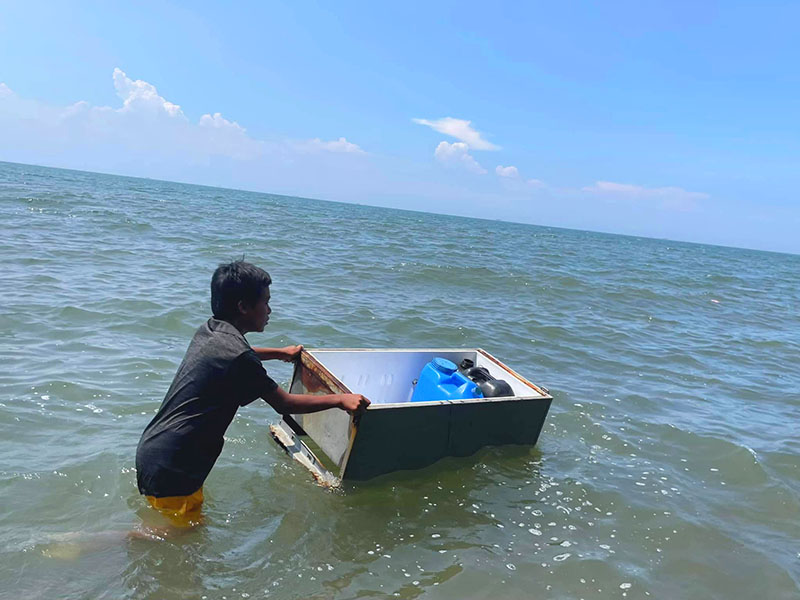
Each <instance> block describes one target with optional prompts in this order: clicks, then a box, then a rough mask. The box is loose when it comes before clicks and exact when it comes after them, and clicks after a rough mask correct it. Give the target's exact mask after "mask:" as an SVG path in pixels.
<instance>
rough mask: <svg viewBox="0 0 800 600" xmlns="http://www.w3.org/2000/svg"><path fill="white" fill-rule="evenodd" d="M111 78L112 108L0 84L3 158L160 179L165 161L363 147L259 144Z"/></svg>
mask: <svg viewBox="0 0 800 600" xmlns="http://www.w3.org/2000/svg"><path fill="white" fill-rule="evenodd" d="M112 78H113V84H114V89H115V91H116V93H117V96H118V97H119V98H120V99H121V100H122V105H121V106H117V107H110V106H92V105H90V104H89V103H88V102H85V101H80V102H76V103H74V104H72V105H69V106H66V107H59V106H51V105H48V104H45V103H43V102H39V101H35V100H27V99H24V98H20V97H19V96H18V95H17V94H15V93H14V92H13V91H12V90H11V89H10V88H9V87H8V86H7V85H5V84H0V102H1V103H2V104H0V131H3V133H4V136H5V138H6V139H5V140H4V141H6V142H7V144H6V146H7V147H6V151H5V152H3V158H4V159H6V160H22V161H29V162H47V163H50V164H52V163H53V162H54V160H53V158H54V157H57V159H56V160H57V162H58V163H60V164H62V165H65V166H78V167H80V168H94V169H117V170H118V169H119V168H120V167H119V165H120V164H122V165H124V166H126V165H135V166H136V167H137V169H136V170H137V171H138V168H139V166H142V168H144V167H147V166H148V165H149V166H150V167H152V166H153V165H158V169H159V173H160V176H166V175H165V174H164V173H161V172H160V170H161V169H169V168H170V165H171V166H172V167H173V168H175V169H179V168H182V167H186V166H190V165H207V164H209V162H210V161H211V160H216V159H218V158H222V159H234V160H237V161H243V160H256V159H265V158H266V157H267V155H269V156H270V157H271V158H272V159H273V160H275V161H286V160H291V157H292V156H298V155H300V154H306V153H309V152H310V151H313V152H318V153H349V154H357V153H362V152H363V150H361V148H359V147H358V146H357V145H356V144H354V143H352V142H349V141H348V140H347V139H346V138H344V137H341V138H339V139H338V140H333V141H329V142H326V141H322V140H320V139H319V138H315V139H313V140H305V141H292V140H286V139H284V140H279V141H273V142H265V141H262V140H258V139H255V138H253V137H251V136H250V135H249V134H248V133H247V130H246V129H245V128H244V127H242V126H241V125H240V124H239V123H237V122H236V121H233V120H230V119H226V118H225V117H224V116H223V115H222V114H221V113H219V112H215V113H209V114H204V115H202V116H201V117H200V119H199V120H198V121H197V122H194V123H193V122H191V121H190V120H189V118H188V117H187V116H186V115H185V114H184V112H183V110H182V109H181V107H180V106H179V105H178V104H176V103H173V102H170V101H169V100H167V99H166V98H164V97H163V96H161V95H159V93H158V90H157V89H156V87H155V86H154V85H153V84H151V83H148V82H146V81H142V80H139V79H137V80H134V79H131V78H130V77H128V76H127V74H126V73H125V72H124V71H122V70H121V69H119V68H116V69H114V72H113V76H112ZM12 139H13V140H14V142H12ZM11 149H14V151H13V152H11V151H10V150H11ZM73 161H74V162H73Z"/></svg>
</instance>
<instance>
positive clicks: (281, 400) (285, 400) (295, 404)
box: [264, 387, 369, 415]
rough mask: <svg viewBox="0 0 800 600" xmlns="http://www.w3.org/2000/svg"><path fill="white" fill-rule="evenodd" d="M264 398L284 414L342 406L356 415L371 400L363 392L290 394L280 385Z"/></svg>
mask: <svg viewBox="0 0 800 600" xmlns="http://www.w3.org/2000/svg"><path fill="white" fill-rule="evenodd" d="M264 400H266V401H267V402H268V403H269V404H270V406H272V408H274V409H275V410H276V411H278V412H279V413H280V414H282V415H289V414H294V415H300V414H305V413H313V412H319V411H321V410H327V409H329V408H341V409H342V410H344V411H347V412H348V413H350V414H351V415H354V414H360V413H362V412H364V411H365V410H366V409H367V406H369V400H367V399H366V398H365V397H364V396H362V395H361V394H326V395H323V396H317V395H312V394H290V393H288V392H286V391H284V390H283V389H281V388H280V387H278V388H276V389H275V391H274V392H272V393H271V394H270V395H269V396H268V397H266V398H264Z"/></svg>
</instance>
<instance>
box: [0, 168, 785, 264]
mask: <svg viewBox="0 0 800 600" xmlns="http://www.w3.org/2000/svg"><path fill="white" fill-rule="evenodd" d="M2 164H6V165H15V166H21V167H39V168H42V169H55V170H58V171H72V172H75V173H90V174H92V175H103V176H107V177H125V178H128V179H140V180H144V181H156V182H160V183H174V184H178V185H191V186H195V187H200V188H208V189H212V190H226V191H231V192H245V193H248V194H263V195H268V196H277V197H279V198H292V199H297V200H311V201H313V202H331V203H333V204H347V205H351V206H367V207H370V208H380V209H385V210H396V211H401V212H409V213H417V214H422V215H439V216H445V217H455V218H460V219H474V220H476V221H488V222H492V223H496V222H500V223H510V224H512V225H531V226H533V227H541V228H544V229H558V230H562V231H575V232H580V233H594V234H600V235H615V236H619V237H626V238H638V239H644V240H654V241H659V242H671V243H675V244H690V245H693V246H709V247H712V248H729V249H733V250H746V251H748V252H766V253H769V254H785V255H789V256H800V252H789V251H786V250H765V249H763V248H749V247H746V246H728V245H725V244H712V243H709V242H695V241H690V240H677V239H672V238H659V237H651V236H646V235H637V234H632V233H617V232H614V231H602V230H599V229H575V228H573V227H561V226H558V225H542V224H539V223H529V222H525V221H508V220H505V219H487V218H485V217H472V216H465V215H455V214H452V213H447V212H434V211H424V210H415V209H411V208H398V207H394V206H391V207H390V206H380V205H376V204H364V203H362V202H348V201H346V200H327V199H324V198H311V197H309V196H289V195H287V194H276V193H273V192H265V191H263V190H251V189H246V188H232V187H223V186H219V185H208V184H204V183H193V182H190V181H176V180H171V179H157V178H155V177H144V176H140V175H125V174H121V173H107V172H103V171H89V170H84V169H73V168H69V167H56V166H52V165H42V164H34V163H18V162H12V161H7V160H0V165H2Z"/></svg>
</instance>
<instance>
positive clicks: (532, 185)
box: [494, 165, 547, 192]
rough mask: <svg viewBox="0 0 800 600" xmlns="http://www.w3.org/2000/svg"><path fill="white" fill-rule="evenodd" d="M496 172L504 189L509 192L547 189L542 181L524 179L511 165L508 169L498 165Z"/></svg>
mask: <svg viewBox="0 0 800 600" xmlns="http://www.w3.org/2000/svg"><path fill="white" fill-rule="evenodd" d="M494 172H495V173H497V176H498V177H500V178H501V180H502V181H503V185H504V187H505V188H506V189H508V190H513V191H517V192H522V191H525V190H531V189H543V188H545V187H547V185H545V183H544V181H542V180H541V179H522V177H521V176H520V174H519V169H517V167H514V166H511V165H509V166H508V167H504V166H503V165H497V167H495V169H494Z"/></svg>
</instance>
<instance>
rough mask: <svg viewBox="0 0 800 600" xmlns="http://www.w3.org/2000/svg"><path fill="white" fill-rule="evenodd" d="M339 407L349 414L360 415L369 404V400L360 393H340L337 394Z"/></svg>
mask: <svg viewBox="0 0 800 600" xmlns="http://www.w3.org/2000/svg"><path fill="white" fill-rule="evenodd" d="M339 397H340V398H341V400H340V401H339V408H341V409H342V410H344V411H347V412H348V413H350V414H351V415H360V414H361V413H363V412H364V411H365V410H367V407H368V406H369V404H370V402H369V400H367V399H366V398H365V397H364V396H362V395H361V394H342V395H341V396H339Z"/></svg>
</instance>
